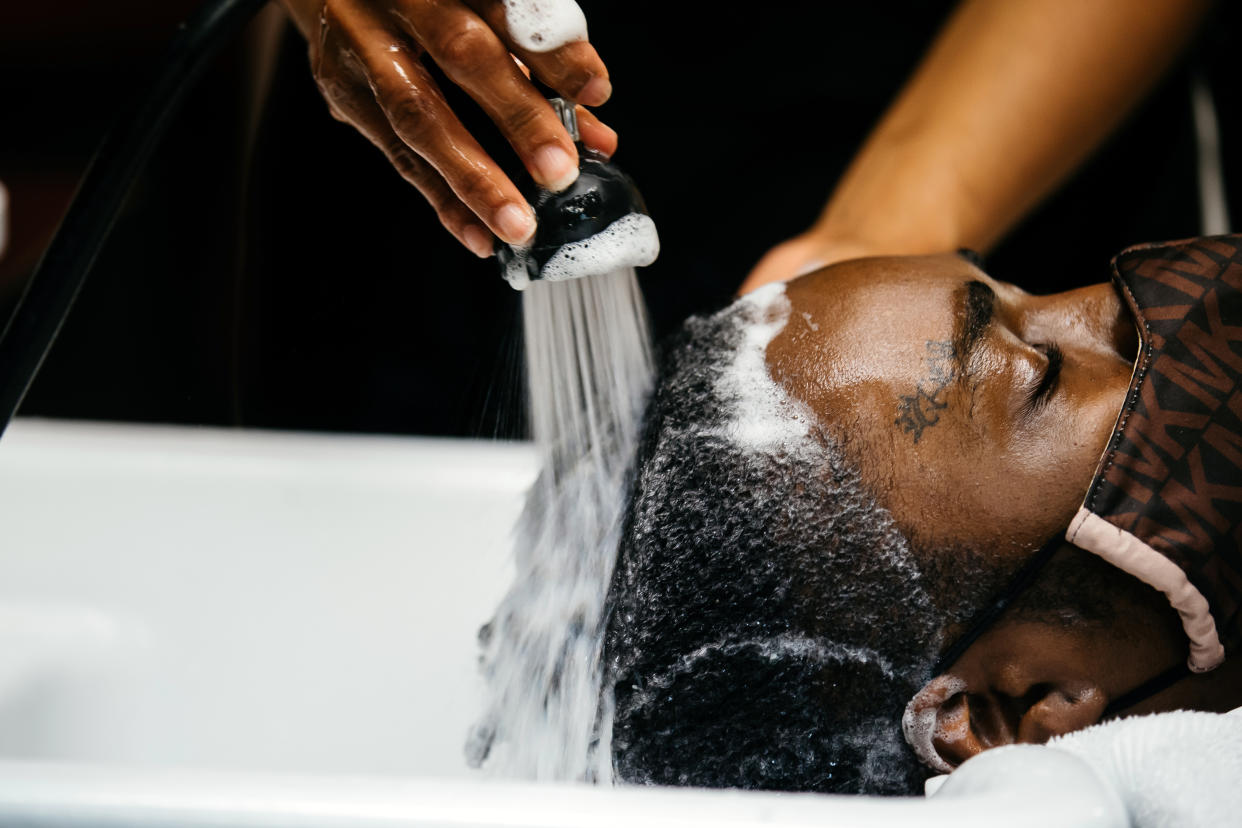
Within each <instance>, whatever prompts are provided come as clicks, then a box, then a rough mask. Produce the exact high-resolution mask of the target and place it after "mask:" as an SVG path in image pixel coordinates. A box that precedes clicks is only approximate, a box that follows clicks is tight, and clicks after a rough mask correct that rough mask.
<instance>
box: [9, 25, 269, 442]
mask: <svg viewBox="0 0 1242 828" xmlns="http://www.w3.org/2000/svg"><path fill="white" fill-rule="evenodd" d="M266 4H267V0H208V2H207V3H206V4H205V5H203V6H202V7H201V8H200V9H198V10H197V11H196V12H195V13H194V15H193V16H192V17H191V18H190V19H189V20H187V21H186V22H185V23H182V24H181V26H180V27H179V28H178V30H177V34H176V36H175V37H174V38H173V41H172V43H171V44H170V45H169V47H168V51H167V53H166V54H165V56H164V58H163V63H162V64H161V66H160V67H159V71H158V72H156V74H155V75H154V77H153V78H152V79H151V81H150V85H149V86H148V87H147V89H146V90H145V92H144V93H143V94H141V95H138V96H136V97H135V98H134V99H133V101H132V102H131V103H130V105H129V106H128V107H126V108H124V109H122V110H121V111H120V112H119V113H118V115H117V117H116V120H115V122H114V123H113V125H112V127H111V128H110V129H109V130H108V133H107V134H106V135H105V136H104V139H103V141H102V142H100V144H99V148H98V149H97V150H96V151H95V155H94V157H93V158H92V159H91V163H90V166H89V167H87V170H86V175H85V176H83V178H82V183H81V184H79V185H78V191H77V194H76V195H75V196H74V197H73V202H72V203H71V204H70V205H69V209H68V211H67V212H66V213H65V217H64V219H62V220H61V223H60V227H59V228H57V230H56V235H55V236H53V237H52V242H51V244H49V245H48V248H47V250H46V251H45V252H44V254H43V258H42V259H41V260H40V261H39V265H38V267H36V268H35V272H34V274H33V275H32V276H31V278H30V281H29V282H28V283H27V285H26V289H25V291H24V292H23V294H22V298H21V300H20V301H19V302H18V305H17V308H16V310H14V312H13V315H12V317H11V318H10V319H9V321H8V324H7V325H6V326H5V328H4V333H3V334H2V335H0V435H3V434H4V431H5V429H6V428H8V425H9V422H10V421H11V420H12V419H13V415H14V414H15V413H16V412H17V408H18V406H20V405H21V403H22V398H23V397H25V396H26V391H27V390H28V389H29V388H30V384H31V382H33V381H34V378H35V374H36V373H38V371H39V366H41V365H42V364H43V359H44V357H46V356H47V353H48V351H49V350H50V349H51V347H52V342H53V341H54V340H55V339H56V335H57V334H58V333H59V332H60V328H61V325H62V324H64V321H65V317H66V316H68V315H69V309H70V308H71V307H72V306H73V301H74V299H76V298H77V295H78V291H79V290H80V289H81V287H82V283H83V282H84V281H85V280H86V275H87V273H89V272H90V269H91V266H92V265H93V264H94V263H95V258H96V257H97V256H98V255H99V251H100V249H101V248H102V247H103V245H104V242H105V241H106V240H107V238H108V234H109V233H110V232H111V231H112V226H113V224H115V222H116V218H117V214H118V213H119V211H120V208H121V205H122V203H123V202H124V200H125V196H126V194H127V193H128V192H129V189H130V186H131V185H132V184H133V182H134V180H135V179H136V178H137V177H138V175H139V173H141V172H142V169H143V166H144V165H145V164H146V162H147V159H148V158H150V156H151V153H152V151H153V150H154V149H155V147H156V146H157V145H158V143H159V140H160V138H161V137H162V136H163V134H164V132H165V130H166V129H167V128H168V125H169V123H170V122H171V121H172V120H173V117H174V116H175V115H176V113H177V111H178V109H179V108H180V105H181V102H182V99H183V98H184V97H185V93H186V92H187V91H188V90H189V89H190V88H192V87H193V85H194V83H195V81H197V80H198V78H199V77H200V76H201V75H202V74H203V71H204V70H205V69H206V68H207V66H209V65H210V64H211V60H212V58H214V57H215V56H216V55H217V54H219V52H220V51H221V50H222V49H223V48H224V47H225V46H227V45H228V44H229V43H230V42H231V41H232V40H233V38H234V37H236V36H237V35H238V34H239V33H240V32H241V30H242V29H243V28H245V26H246V24H247V23H248V22H249V21H250V19H251V18H252V17H254V15H255V14H257V13H258V11H259V10H260V9H261V8H263V6H265V5H266Z"/></svg>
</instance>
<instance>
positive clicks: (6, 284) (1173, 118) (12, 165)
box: [0, 0, 1242, 436]
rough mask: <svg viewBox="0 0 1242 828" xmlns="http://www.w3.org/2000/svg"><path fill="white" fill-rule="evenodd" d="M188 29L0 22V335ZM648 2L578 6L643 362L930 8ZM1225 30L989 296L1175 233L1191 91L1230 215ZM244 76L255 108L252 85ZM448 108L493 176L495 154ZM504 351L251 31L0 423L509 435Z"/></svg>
mask: <svg viewBox="0 0 1242 828" xmlns="http://www.w3.org/2000/svg"><path fill="white" fill-rule="evenodd" d="M192 5H193V4H191V3H185V2H166V3H163V4H157V5H156V6H150V5H149V4H145V3H144V4H139V3H137V2H134V1H133V0H120V2H114V3H112V4H109V5H108V6H107V7H106V8H103V7H99V6H98V4H87V3H84V2H76V0H75V2H59V3H57V4H55V5H54V6H44V7H40V8H30V7H17V4H5V7H4V8H2V9H0V95H3V100H5V101H6V108H7V110H8V114H7V115H6V117H5V119H4V126H3V128H0V181H3V182H4V183H5V184H6V185H7V186H8V188H9V189H10V192H11V211H12V216H13V226H12V235H13V241H12V247H11V249H10V251H9V253H8V255H7V256H6V257H4V258H3V259H0V312H4V313H6V314H7V312H8V311H9V310H10V309H11V308H12V306H13V304H14V302H15V300H16V297H17V294H18V291H19V289H20V286H21V284H22V283H23V281H24V280H25V278H26V277H27V276H28V275H29V273H30V272H31V270H32V268H33V266H34V264H35V262H36V261H37V257H38V255H39V253H40V252H41V250H42V249H43V247H44V246H45V245H46V243H47V239H48V238H50V234H51V232H52V230H53V229H54V227H55V224H56V221H57V220H58V217H59V215H60V213H61V212H62V211H63V209H64V207H65V206H66V204H67V202H68V199H69V197H70V195H71V193H72V189H73V186H74V184H75V182H76V179H77V177H78V176H79V175H80V173H81V170H82V169H83V168H84V167H85V164H86V161H87V159H88V158H89V154H90V152H91V148H92V147H93V145H94V144H95V143H96V142H97V141H98V139H99V137H100V136H101V135H102V133H103V131H104V130H105V128H106V126H107V124H108V122H109V119H110V117H111V113H112V112H113V111H114V110H115V109H116V107H117V103H118V101H119V100H121V99H122V98H123V97H124V96H125V95H128V94H132V92H133V90H134V89H135V88H136V87H137V85H138V83H139V80H140V79H141V77H142V76H143V71H144V69H146V68H147V67H149V66H150V65H151V63H152V62H153V60H154V59H155V58H156V57H157V56H158V55H159V53H160V51H161V49H162V47H163V44H164V43H165V42H166V41H167V40H168V38H169V37H170V36H171V33H172V30H173V28H174V26H175V24H176V21H177V20H178V19H180V18H181V17H184V15H185V14H186V12H187V11H188V10H189V9H190V8H192ZM672 5H674V4H669V3H667V2H665V3H656V2H643V1H642V0H635V2H627V3H624V4H622V3H607V4H605V3H589V2H587V3H583V6H584V8H585V9H586V11H587V16H588V20H589V21H590V24H591V36H592V41H593V42H594V43H595V44H596V46H597V48H598V49H599V52H600V54H601V55H602V56H603V58H604V60H605V61H606V62H607V64H608V66H609V70H610V72H611V76H612V79H613V84H614V89H615V92H614V97H613V100H612V101H610V102H609V103H608V104H607V105H606V106H605V107H603V108H601V110H600V116H601V117H602V118H603V119H604V120H605V121H607V122H608V123H609V124H610V125H612V126H613V127H614V128H616V129H617V130H618V132H619V133H620V135H621V148H620V150H619V152H618V154H617V156H616V160H617V162H618V163H619V164H620V165H621V166H622V167H624V168H625V169H626V170H627V171H628V172H629V173H630V174H631V175H632V176H633V177H634V178H635V179H636V181H637V182H638V184H639V187H640V188H641V189H642V191H643V193H644V195H645V196H646V199H647V202H648V206H649V208H650V211H651V213H652V215H653V216H654V217H655V219H656V222H657V225H658V227H659V230H660V235H661V241H662V252H661V255H660V259H659V261H657V262H656V263H655V264H654V265H652V266H651V267H650V268H647V269H646V270H645V271H644V272H643V273H642V274H641V279H642V283H643V287H644V290H645V293H646V296H647V299H648V304H649V305H650V309H651V315H652V320H653V324H654V328H655V331H656V333H657V335H663V334H665V333H667V332H668V331H670V330H671V329H672V328H673V327H675V326H676V325H677V324H678V323H679V322H680V320H681V319H683V318H684V317H685V316H686V315H687V314H689V313H692V312H695V311H701V310H707V309H710V308H712V307H715V306H717V305H719V304H720V303H722V302H725V301H727V300H728V298H729V296H730V295H731V294H732V293H733V291H734V290H735V289H736V287H737V285H738V284H739V283H740V281H741V280H742V278H744V276H745V275H746V273H747V272H748V271H749V269H750V268H751V266H753V264H754V263H755V262H756V261H757V260H758V258H759V257H760V256H761V255H762V254H763V252H764V251H766V250H767V249H768V248H770V247H771V246H772V245H773V244H775V243H777V242H779V241H781V240H783V239H785V238H787V237H789V236H790V235H793V234H794V233H796V232H798V231H800V230H802V229H804V228H805V227H806V226H807V225H809V224H810V222H811V221H812V220H813V219H814V218H815V216H816V214H817V213H818V212H819V210H820V209H821V208H822V206H823V204H824V202H825V200H826V198H827V196H828V193H829V191H830V190H831V187H832V184H833V182H834V181H835V179H836V178H837V176H838V175H839V174H840V172H841V171H842V169H843V168H844V166H845V165H846V164H847V163H848V161H849V159H850V157H851V156H852V154H853V152H854V150H855V149H856V148H857V147H858V145H859V144H860V143H861V141H862V140H863V139H864V137H865V136H866V133H867V131H868V130H869V129H870V127H871V126H872V125H873V123H874V122H875V120H876V119H877V118H878V116H879V115H880V113H881V112H882V110H883V108H884V107H885V106H886V104H887V103H888V101H889V100H890V99H891V98H892V96H893V95H894V93H895V92H896V90H897V89H898V87H899V86H900V84H901V83H902V81H903V80H904V79H905V77H906V76H907V74H908V73H909V72H910V70H911V69H912V68H913V66H914V64H915V63H916V62H917V60H918V59H919V58H920V57H921V55H922V53H923V51H924V49H925V48H926V46H927V44H928V43H929V42H930V40H931V38H932V37H933V36H934V35H935V32H936V30H937V28H938V26H939V25H940V23H941V21H942V20H943V18H944V16H945V15H946V14H947V11H948V9H950V8H951V6H952V4H951V3H949V2H915V0H908V1H907V2H897V0H888V1H887V2H870V3H818V4H804V3H789V2H770V3H766V4H765V5H764V7H765V9H766V10H767V13H766V14H762V15H757V14H749V15H743V14H730V13H728V12H722V11H720V10H719V8H717V9H716V10H715V11H714V12H713V13H711V14H708V15H703V14H701V13H699V12H700V10H701V9H702V6H701V5H699V4H693V5H692V4H684V7H682V8H675V9H670V6H672ZM1237 14H1238V12H1237V10H1236V7H1235V6H1234V5H1233V4H1221V7H1220V8H1219V9H1218V13H1217V15H1216V17H1215V18H1214V19H1213V20H1212V21H1210V22H1209V25H1207V26H1205V28H1204V30H1203V35H1202V36H1201V37H1200V38H1199V41H1198V42H1197V43H1196V45H1195V46H1194V48H1193V49H1191V50H1190V52H1189V53H1188V54H1187V56H1186V59H1185V60H1183V61H1182V63H1181V64H1179V65H1178V67H1177V68H1176V69H1175V71H1173V72H1172V73H1171V74H1170V75H1169V77H1168V78H1167V79H1166V80H1165V82H1164V83H1162V85H1161V86H1160V87H1159V88H1158V89H1157V90H1156V91H1155V93H1154V94H1153V95H1152V96H1151V97H1150V98H1149V100H1148V101H1147V102H1146V103H1145V104H1144V106H1143V107H1142V108H1141V110H1139V111H1138V112H1137V113H1136V114H1135V115H1134V117H1132V118H1131V119H1130V121H1129V122H1128V124H1127V125H1126V126H1125V127H1124V128H1123V130H1122V131H1121V132H1120V133H1118V134H1117V135H1116V136H1115V137H1114V138H1113V139H1112V140H1111V141H1110V142H1109V143H1108V144H1107V145H1106V146H1105V147H1104V148H1103V149H1102V150H1101V151H1100V152H1099V153H1098V154H1097V156H1096V157H1095V158H1094V159H1093V160H1092V161H1091V162H1090V163H1089V164H1088V165H1087V166H1086V167H1085V168H1084V169H1083V170H1082V172H1081V173H1080V174H1079V175H1078V176H1077V177H1076V178H1075V179H1074V180H1073V181H1072V182H1071V183H1070V184H1069V185H1068V186H1067V187H1065V188H1064V189H1063V190H1062V191H1061V192H1060V193H1058V194H1057V195H1056V196H1055V197H1054V198H1052V199H1051V200H1050V201H1048V202H1047V203H1046V204H1045V205H1044V206H1043V207H1042V208H1040V209H1039V210H1038V211H1037V212H1036V213H1035V214H1034V215H1033V216H1032V217H1031V218H1030V219H1029V220H1028V221H1027V222H1026V223H1025V224H1024V225H1023V226H1022V227H1021V228H1020V229H1019V230H1018V231H1017V232H1015V233H1014V234H1013V235H1012V236H1011V237H1010V238H1009V239H1007V240H1006V241H1005V242H1004V243H1003V244H1002V245H1001V246H1000V247H999V248H998V249H997V250H996V251H995V252H994V254H993V255H992V256H991V257H990V259H989V261H988V269H989V271H990V272H991V273H993V275H995V276H997V277H998V278H1001V279H1005V280H1009V281H1014V282H1017V283H1018V284H1020V285H1022V286H1023V287H1026V288H1027V289H1029V290H1033V291H1036V292H1051V291H1055V290H1059V289H1063V288H1066V287H1072V286H1075V285H1079V284H1086V283H1091V282H1098V281H1102V280H1104V279H1105V278H1107V273H1108V271H1107V265H1108V260H1109V258H1110V256H1111V255H1112V254H1113V253H1115V252H1117V251H1118V250H1120V249H1121V248H1122V247H1125V246H1127V245H1129V244H1133V243H1136V242H1140V241H1151V240H1158V239H1168V238H1176V237H1182V236H1188V235H1194V234H1196V233H1197V232H1198V227H1199V214H1198V200H1197V199H1198V196H1197V189H1196V184H1195V163H1196V159H1195V153H1194V135H1193V129H1192V124H1191V119H1190V109H1189V102H1188V95H1187V89H1188V78H1189V73H1190V72H1191V71H1202V72H1206V73H1207V75H1208V76H1209V78H1210V79H1211V81H1212V86H1213V91H1214V93H1215V95H1216V100H1217V109H1218V113H1219V117H1220V119H1221V126H1222V141H1223V146H1224V147H1225V158H1224V162H1225V174H1226V183H1227V186H1228V188H1229V196H1230V202H1231V204H1232V205H1239V204H1242V201H1239V200H1238V198H1239V193H1238V191H1237V189H1238V187H1239V186H1240V184H1239V181H1238V176H1236V175H1233V174H1232V173H1233V172H1234V170H1235V168H1236V165H1237V164H1238V163H1239V157H1238V152H1237V150H1236V147H1237V146H1238V140H1237V139H1238V136H1239V129H1240V128H1242V124H1239V123H1238V118H1239V114H1240V112H1242V90H1240V89H1239V76H1238V73H1237V72H1236V71H1233V67H1231V66H1230V65H1229V59H1230V56H1231V55H1232V54H1236V44H1237V40H1238V38H1237V36H1236V33H1237V31H1238V25H1237V23H1238V21H1237ZM265 73H270V77H271V91H270V95H269V96H268V97H267V98H266V101H263V100H261V99H258V98H256V94H255V89H256V84H255V83H254V82H253V79H254V78H256V77H266V76H269V75H266V74H265ZM446 91H447V92H449V94H450V100H452V101H455V102H457V103H458V104H459V111H461V112H463V113H464V114H465V120H467V122H468V124H470V125H472V126H473V127H475V134H476V135H479V136H481V137H482V138H483V139H484V144H485V146H487V147H488V148H489V149H490V150H491V151H492V152H493V154H494V157H496V158H497V159H498V160H502V162H504V163H508V164H510V165H512V162H513V155H512V152H511V151H510V150H508V148H507V147H506V146H505V145H504V144H503V142H502V141H501V140H499V139H498V136H497V135H496V134H495V130H494V128H492V127H491V126H490V125H489V124H487V123H486V122H485V121H484V119H483V118H482V117H481V116H480V114H479V112H478V111H477V109H475V108H474V107H473V106H472V105H471V104H469V102H467V101H465V100H463V98H462V96H461V95H460V94H459V93H457V92H456V90H446ZM705 135H711V136H715V137H714V138H713V139H711V140H704V138H703V136H705ZM520 324H521V322H520V314H519V313H518V301H517V294H516V293H514V292H513V291H512V290H511V289H510V288H509V287H508V286H507V285H506V284H505V283H504V282H503V281H502V280H501V279H500V278H499V277H498V275H497V273H496V270H495V263H494V262H493V261H488V262H484V261H480V260H477V259H475V258H474V257H473V256H472V255H471V254H469V253H467V252H466V251H465V250H463V249H461V248H460V247H459V246H457V244H456V242H455V241H453V240H452V239H451V237H450V236H449V235H448V234H447V233H446V232H444V231H443V230H442V229H441V228H440V227H439V226H438V224H437V223H436V221H435V217H434V214H433V213H432V211H431V209H430V208H429V207H428V206H427V205H426V204H425V203H424V202H423V201H422V200H421V198H420V197H419V195H418V194H417V193H416V192H415V191H414V190H413V189H412V188H410V187H409V186H408V185H406V184H405V183H404V182H402V181H401V180H400V179H399V178H398V177H397V176H396V175H395V174H394V173H393V172H392V171H391V170H390V169H389V168H388V167H387V166H386V162H385V161H384V160H383V158H382V157H381V156H380V155H379V154H378V152H376V151H375V150H374V149H373V148H372V147H371V146H370V145H369V144H368V143H367V142H366V141H365V140H364V139H363V138H361V136H359V135H357V134H356V133H354V132H353V131H352V129H351V128H349V127H347V126H344V125H342V124H338V123H336V122H335V121H333V120H332V119H330V118H329V117H328V114H327V110H326V107H325V105H324V104H323V102H322V100H321V99H320V98H319V95H318V92H317V90H316V89H315V86H314V83H313V82H312V80H311V77H310V73H309V71H308V69H307V63H306V56H305V44H304V43H303V42H302V41H301V40H300V39H299V38H298V36H297V35H296V33H295V32H293V31H292V30H291V29H288V30H285V29H284V27H283V24H282V22H281V20H280V18H279V15H278V14H269V15H268V16H267V17H266V18H265V19H261V20H260V21H258V22H257V23H256V24H255V26H253V27H252V31H250V32H249V33H248V34H247V36H246V38H244V39H243V41H241V42H239V43H238V44H237V46H236V47H235V48H233V49H232V50H230V51H229V53H228V54H227V55H225V56H224V58H222V59H221V60H220V61H219V64H218V65H217V66H216V67H215V68H214V70H213V72H212V74H211V76H210V77H209V78H208V79H207V81H206V82H204V83H203V84H202V85H201V86H200V88H198V89H196V90H195V92H194V93H193V94H192V95H191V96H190V97H189V100H188V103H187V105H186V108H185V110H184V111H183V114H182V115H181V116H180V117H179V118H178V119H177V122H176V124H175V125H174V127H173V129H172V130H171V132H170V134H169V135H168V137H167V139H166V140H165V142H164V144H163V146H162V148H161V150H160V151H159V153H158V154H157V156H156V158H155V159H154V161H153V163H152V164H151V166H150V168H149V170H148V171H147V173H146V174H145V175H144V176H143V177H142V178H141V179H140V180H138V181H136V182H135V184H134V190H133V193H132V195H131V197H130V199H129V201H128V203H127V207H126V209H125V212H124V215H123V217H122V219H121V221H120V222H119V223H118V225H117V227H116V230H115V232H114V235H113V237H112V239H111V241H110V242H109V244H108V247H107V249H106V250H105V251H104V253H103V255H102V256H101V257H100V260H99V262H98V264H97V266H96V268H95V270H94V271H93V273H92V275H91V277H90V279H89V280H88V282H87V285H86V287H85V288H84V290H83V293H82V295H81V298H80V300H79V302H78V304H77V306H76V307H75V309H74V311H73V313H72V315H71V316H70V318H69V320H68V322H67V324H66V326H65V328H64V331H63V333H62V335H61V337H60V339H59V340H58V342H57V344H56V346H55V347H54V349H53V351H52V353H51V355H50V357H49V358H48V360H47V362H46V364H45V366H44V368H43V370H42V372H41V374H40V376H39V377H38V379H37V380H36V381H35V384H34V386H33V388H32V389H31V392H30V394H29V396H28V397H27V399H26V402H25V404H24V406H23V408H22V410H21V412H20V413H21V414H23V415H27V416H32V415H37V416H55V417H75V418H92V419H118V420H137V421H151V422H170V423H201V424H212V425H243V426H251V427H267V428H293V429H324V430H349V431H371V432H392V433H418V434H438V435H457V436H517V435H519V434H520V432H521V429H522V423H521V417H520V408H521V385H520V340H521V330H520ZM2 368H3V367H2V366H0V370H2Z"/></svg>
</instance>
